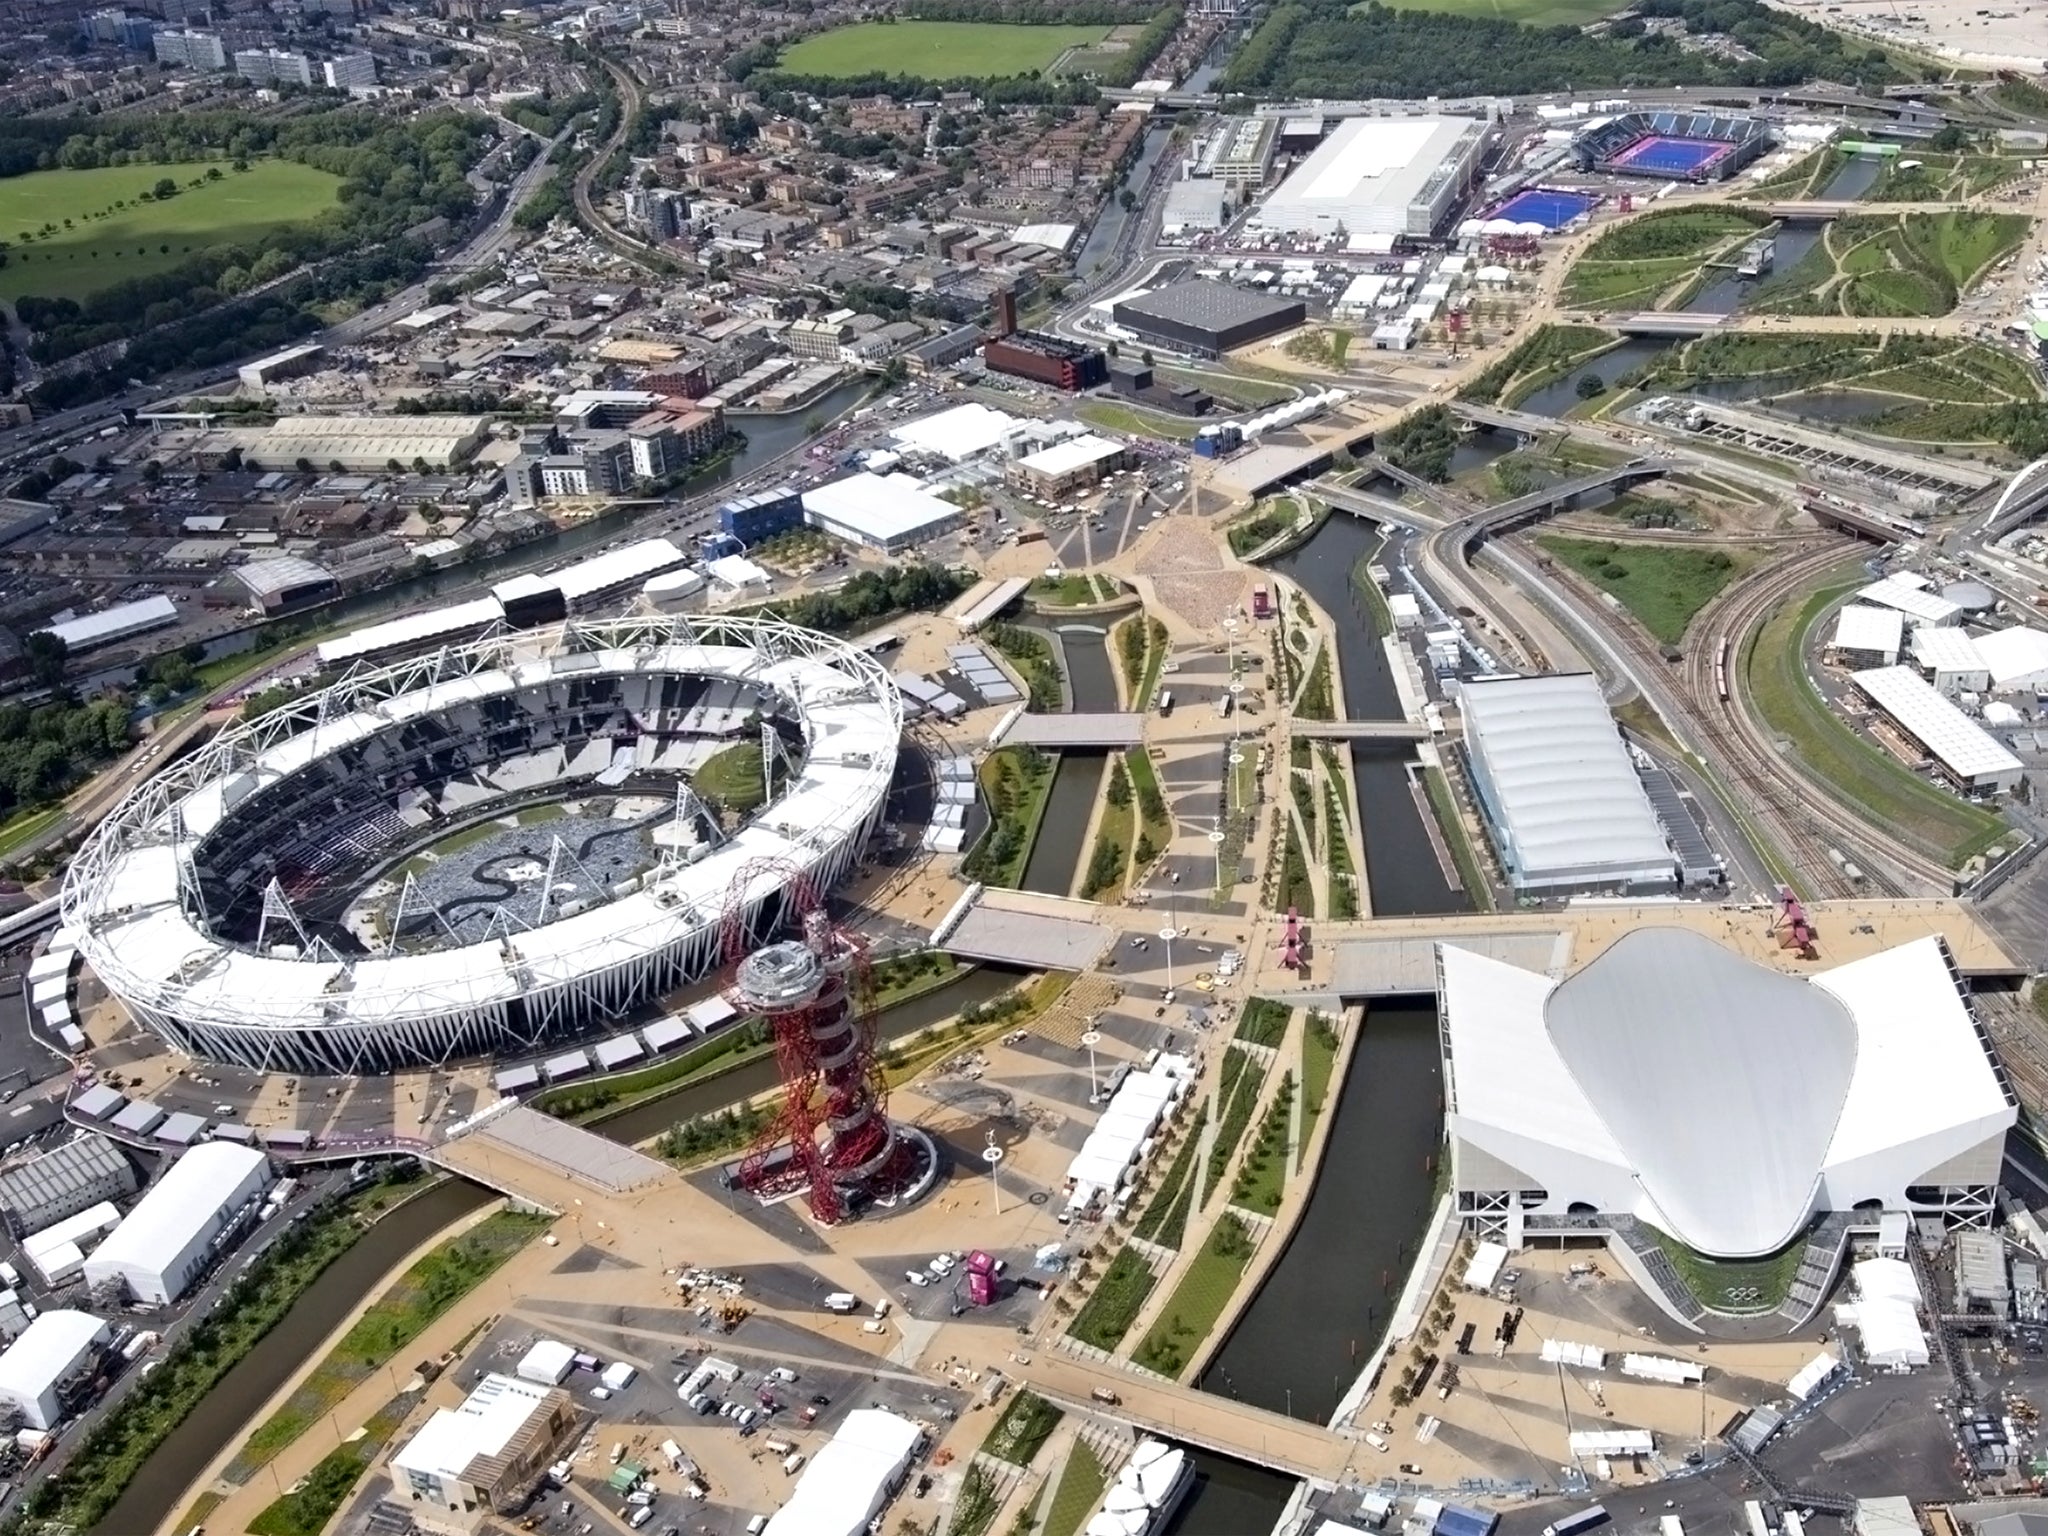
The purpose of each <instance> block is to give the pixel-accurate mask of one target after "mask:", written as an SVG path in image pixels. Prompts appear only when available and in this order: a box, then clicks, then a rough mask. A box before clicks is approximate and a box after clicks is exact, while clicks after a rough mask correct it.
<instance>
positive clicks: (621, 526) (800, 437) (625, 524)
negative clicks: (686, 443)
mask: <svg viewBox="0 0 2048 1536" xmlns="http://www.w3.org/2000/svg"><path fill="white" fill-rule="evenodd" d="M871 388H873V382H872V381H871V380H868V379H854V380H851V381H849V382H847V383H845V384H841V385H839V386H838V387H837V388H835V389H831V390H828V391H827V392H826V393H825V394H823V395H820V396H819V397H818V398H817V399H816V400H814V401H812V402H811V403H810V404H809V405H808V406H806V407H804V409H802V410H799V411H790V412H788V413H787V414H785V415H780V416H742V417H739V418H737V419H736V421H735V425H736V426H738V428H739V429H740V430H741V431H742V432H744V433H746V435H747V442H746V446H745V447H743V448H741V449H740V450H739V451H738V452H737V453H735V454H734V455H733V456H732V457H731V458H729V459H727V460H725V461H724V462H723V463H721V464H719V465H717V466H716V467H715V468H712V469H708V470H706V471H705V472H704V473H703V474H701V475H697V476H694V477H693V478H691V479H690V480H687V481H685V482H684V483H683V484H682V485H681V486H680V487H678V488H677V489H676V490H675V491H673V492H672V493H670V496H669V498H668V501H669V504H670V506H671V509H672V510H673V509H675V508H679V507H680V506H681V504H682V503H684V502H686V501H689V500H691V499H693V498H695V497H698V496H704V495H707V494H709V493H710V492H712V491H715V490H717V489H718V488H719V487H720V486H723V485H727V484H730V483H731V482H732V481H734V480H738V479H742V478H744V477H745V476H747V475H748V474H751V473H753V472H755V471H756V470H758V469H759V467H760V466H761V465H763V464H766V463H768V462H770V461H772V460H774V459H776V458H779V457H781V456H782V455H783V454H786V453H789V452H790V451H791V450H793V449H796V448H800V447H802V446H803V444H804V443H805V442H806V441H807V440H809V439H810V438H811V437H812V436H814V435H815V433H814V431H813V428H814V427H815V426H816V424H817V423H818V422H819V421H830V420H833V419H834V418H835V417H838V416H840V415H842V414H843V413H845V412H847V411H849V410H852V409H853V408H854V406H856V405H858V404H859V403H860V401H861V400H862V398H863V397H864V396H865V395H866V394H867V393H868V391H869V390H870V389H871ZM638 515H639V517H640V518H641V519H643V520H644V519H646V518H648V517H650V516H651V515H652V514H651V513H649V512H648V511H646V510H644V509H643V510H642V511H641V512H640V513H639V514H638ZM629 522H630V520H629V519H627V518H620V517H596V518H592V519H590V520H589V521H587V522H582V523H578V524H576V525H575V526H574V527H571V528H565V529H562V530H560V531H559V532H556V533H553V534H549V535H546V536H545V537H543V538H540V539H536V540H535V541H533V542H532V543H530V544H521V545H518V546H516V547H514V548H512V549H508V550H506V551H504V552H503V553H502V554H497V555H490V556H486V557H485V558H484V559H481V560H473V561H470V562H468V563H467V564H464V565H459V566H452V567H450V568H449V569H447V570H444V571H433V572H430V573H428V574H426V575H424V576H415V577H413V578H411V579H410V580H407V581H400V582H394V583H392V584H391V585H390V586H385V587H376V588H373V589H371V590H369V591H366V592H358V593H356V594H355V595H354V596H352V597H345V598H343V599H341V600H340V601H339V602H335V603H331V604H329V605H328V606H326V607H324V608H317V609H313V610H311V612H310V615H309V616H310V617H311V618H312V619H313V620H314V622H316V623H318V624H320V625H321V626H322V627H326V626H328V625H334V624H347V623H351V622H353V621H356V620H359V619H368V618H371V617H372V616H374V615H377V614H380V613H385V612H388V611H390V610H394V609H401V608H407V607H412V606H415V605H418V604H422V603H426V602H429V601H431V600H433V599H435V598H437V597H443V596H448V597H452V596H455V595H458V594H461V593H465V592H469V591H470V590H471V589H480V588H482V587H485V586H488V585H489V584H490V583H492V582H494V581H499V580H502V579H503V578H504V577H506V576H508V575H511V574H512V573H513V572H515V571H520V570H525V569H527V568H529V567H532V566H534V565H537V564H553V563H555V562H557V561H562V560H567V559H569V558H571V557H572V556H576V555H581V554H586V553H589V552H590V551H591V550H593V549H595V548H598V547H601V546H603V545H605V544H608V543H610V542H611V541H612V540H614V539H618V538H622V537H626V536H627V535H628V534H629V532H635V531H637V530H632V529H630V527H629ZM654 531H655V530H653V529H649V530H647V532H648V533H650V534H651V533H652V532H654ZM262 634H263V630H262V629H261V628H250V629H238V630H234V631H232V632H230V633H228V634H224V635H216V636H214V637H213V638H212V639H210V640H206V641H204V642H202V643H203V645H204V647H205V651H206V654H205V656H204V658H202V659H203V660H206V661H217V660H219V659H220V658H221V657H223V656H238V655H240V654H241V653H242V652H244V651H247V650H249V649H251V648H253V647H254V646H255V645H256V644H257V642H258V641H259V640H260V639H261V638H262ZM135 667H136V662H135V659H134V658H133V656H131V657H130V659H129V660H128V661H126V662H125V663H121V664H119V665H111V666H108V667H105V668H102V669H101V670H100V671H98V672H95V673H93V674H92V676H90V677H87V678H84V679H82V680H81V681H80V682H79V684H78V687H79V690H80V691H81V692H83V693H87V694H90V693H91V692H92V691H93V690H95V689H97V688H104V687H110V686H125V685H126V684H127V683H128V681H129V680H130V679H131V678H132V677H134V675H135Z"/></svg>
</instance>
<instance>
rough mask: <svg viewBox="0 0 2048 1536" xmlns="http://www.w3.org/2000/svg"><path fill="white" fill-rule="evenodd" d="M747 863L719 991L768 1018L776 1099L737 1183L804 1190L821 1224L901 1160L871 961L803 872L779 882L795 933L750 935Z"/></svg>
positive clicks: (764, 1189) (772, 1191)
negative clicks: (729, 968) (728, 975)
mask: <svg viewBox="0 0 2048 1536" xmlns="http://www.w3.org/2000/svg"><path fill="white" fill-rule="evenodd" d="M749 874H752V875H754V876H755V878H753V879H750V878H749ZM749 874H743V875H742V876H741V878H740V880H739V881H738V882H737V883H736V889H735V894H734V899H733V903H732V905H731V907H730V908H729V909H728V913H727V919H726V932H725V939H726V958H727V960H728V962H729V963H731V964H732V965H733V968H734V969H733V980H732V984H731V986H730V987H729V988H728V991H727V995H728V996H729V997H730V998H731V1000H732V1002H733V1004H734V1006H735V1007H737V1008H738V1009H739V1010H740V1012H741V1013H743V1014H749V1015H755V1016H758V1017H760V1018H761V1019H762V1020H763V1021H765V1022H766V1024H767V1025H768V1028H769V1031H770V1033H771V1034H772V1036H773V1038H774V1041H775V1059H776V1063H777V1065H778V1067H779V1068H780V1069H781V1073H782V1106H781V1108H780V1109H779V1110H778V1111H777V1112H776V1114H775V1117H774V1118H773V1119H772V1120H771V1121H770V1122H769V1123H768V1125H767V1126H765V1127H764V1128H763V1130H762V1132H761V1134H760V1135H759V1136H758V1137H756V1138H755V1141H754V1144H753V1146H752V1147H750V1148H749V1149H748V1151H747V1154H746V1156H745V1157H744V1158H743V1159H742V1160H741V1162H740V1167H739V1174H738V1183H739V1185H740V1186H741V1187H742V1188H743V1189H747V1190H749V1191H751V1192H753V1193H754V1194H756V1195H760V1196H763V1197H773V1196H777V1195H781V1194H785V1193H789V1192H792V1191H796V1190H802V1191H805V1193H806V1198H807V1199H808V1201H809V1203H810V1207H811V1214H812V1215H813V1216H815V1217H816V1218H817V1219H818V1220H819V1221H820V1222H822V1223H824V1224H825V1225H828V1226H829V1225H831V1224H833V1223H835V1222H838V1221H840V1220H841V1219H843V1218H844V1217H845V1215H846V1213H847V1197H848V1195H849V1193H852V1192H855V1191H859V1190H862V1189H866V1190H868V1191H870V1192H880V1191H881V1190H882V1189H884V1188H885V1187H886V1186H889V1185H891V1184H893V1183H894V1182H896V1178H895V1175H896V1173H897V1171H898V1170H897V1168H896V1165H897V1164H898V1161H899V1138H898V1135H897V1132H896V1128H895V1127H894V1126H893V1125H892V1124H891V1122H890V1120H889V1117H888V1114H887V1107H888V1085H887V1083H886V1081H885V1080H884V1078H883V1076H882V1069H881V1065H880V1063H879V1061H878V1060H877V1051H876V1046H877V1030H876V1023H875V1007H874V974H873V969H872V967H871V966H870V965H869V963H868V955H867V950H866V947H865V946H864V945H863V944H862V943H861V942H860V940H859V939H858V938H857V937H856V936H855V935H853V934H851V933H849V932H847V931H846V930H845V929H842V928H840V927H838V926H836V925H835V924H834V923H833V922H832V920H831V918H830V917H829V916H828V915H827V913H826V911H825V909H824V904H823V902H822V901H821V900H820V899H819V897H818V895H817V892H816V891H815V890H814V889H813V888H812V887H811V885H810V883H809V882H808V881H807V880H805V879H803V878H801V877H800V876H798V877H794V878H789V879H787V880H786V881H785V882H784V883H783V890H784V892H785V896H784V902H785V907H784V911H785V915H786V916H787V917H789V918H792V919H794V920H795V922H796V924H797V926H798V928H799V931H800V932H801V934H802V937H801V938H795V939H786V940H782V941H779V942H776V943H769V944H758V943H756V942H754V938H753V934H752V932H751V931H750V930H751V929H752V927H753V925H752V924H751V923H750V922H749V921H748V919H747V905H746V900H747V896H746V893H747V890H748V888H749V887H756V888H758V877H759V871H758V870H755V871H750V872H749Z"/></svg>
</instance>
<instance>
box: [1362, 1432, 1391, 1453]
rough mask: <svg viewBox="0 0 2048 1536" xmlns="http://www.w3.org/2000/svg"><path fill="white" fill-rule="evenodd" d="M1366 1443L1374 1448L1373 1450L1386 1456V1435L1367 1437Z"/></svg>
mask: <svg viewBox="0 0 2048 1536" xmlns="http://www.w3.org/2000/svg"><path fill="white" fill-rule="evenodd" d="M1365 1443H1366V1444H1367V1445H1369V1446H1371V1447H1372V1448H1373V1449H1374V1450H1376V1451H1378V1452H1380V1453H1381V1454H1382V1455H1384V1454H1386V1451H1387V1439H1386V1436H1384V1435H1367V1436H1366V1437H1365Z"/></svg>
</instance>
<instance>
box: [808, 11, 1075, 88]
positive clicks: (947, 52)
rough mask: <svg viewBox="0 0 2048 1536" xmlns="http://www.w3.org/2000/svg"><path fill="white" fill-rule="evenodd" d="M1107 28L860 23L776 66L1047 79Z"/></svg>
mask: <svg viewBox="0 0 2048 1536" xmlns="http://www.w3.org/2000/svg"><path fill="white" fill-rule="evenodd" d="M1109 32H1110V29H1109V28H1108V27H1054V26H1044V27H1033V26H1012V25H1009V24H1007V23H1003V22H982V21H861V22H856V23H854V24H853V25H852V26H849V27H834V28H833V29H832V30H831V31H829V32H820V33H819V34H818V35H817V36H815V37H807V38H805V39H804V40H803V41H802V42H800V43H798V44H797V45H796V46H795V47H793V48H789V49H786V50H785V51H784V52H783V55H782V57H781V58H780V59H779V60H777V67H778V68H781V69H786V70H789V71H790V72H791V73H793V74H799V75H829V76H831V77H833V78H835V79H848V78H851V77H853V76H856V75H914V76H918V77H921V78H923V79H926V80H964V79H970V78H978V79H998V78H1000V77H1002V76H1005V75H1035V74H1043V73H1044V72H1045V70H1046V68H1047V67H1048V66H1049V65H1051V64H1052V62H1053V61H1054V60H1055V59H1057V58H1058V57H1059V56H1060V55H1061V54H1063V53H1065V52H1066V51H1067V50H1068V49H1069V48H1082V47H1087V46H1089V45H1090V44H1094V43H1099V42H1101V41H1102V40H1103V39H1104V38H1105V37H1107V36H1109Z"/></svg>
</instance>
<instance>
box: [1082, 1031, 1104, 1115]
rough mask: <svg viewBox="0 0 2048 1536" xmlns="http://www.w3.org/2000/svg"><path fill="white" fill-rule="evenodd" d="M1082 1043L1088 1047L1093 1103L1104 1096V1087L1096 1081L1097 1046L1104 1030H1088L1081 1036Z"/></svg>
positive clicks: (1090, 1097)
mask: <svg viewBox="0 0 2048 1536" xmlns="http://www.w3.org/2000/svg"><path fill="white" fill-rule="evenodd" d="M1081 1043H1082V1044H1083V1045H1085V1046H1087V1047H1088V1102H1089V1103H1090V1104H1093V1103H1096V1102H1097V1101H1098V1100H1100V1099H1101V1097H1102V1089H1101V1087H1100V1086H1099V1085H1098V1084H1097V1083H1096V1081H1095V1047H1096V1046H1098V1045H1100V1044H1101V1043H1102V1031H1101V1030H1099V1029H1091V1030H1089V1031H1087V1032H1086V1033H1085V1034H1083V1035H1082V1036H1081Z"/></svg>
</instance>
